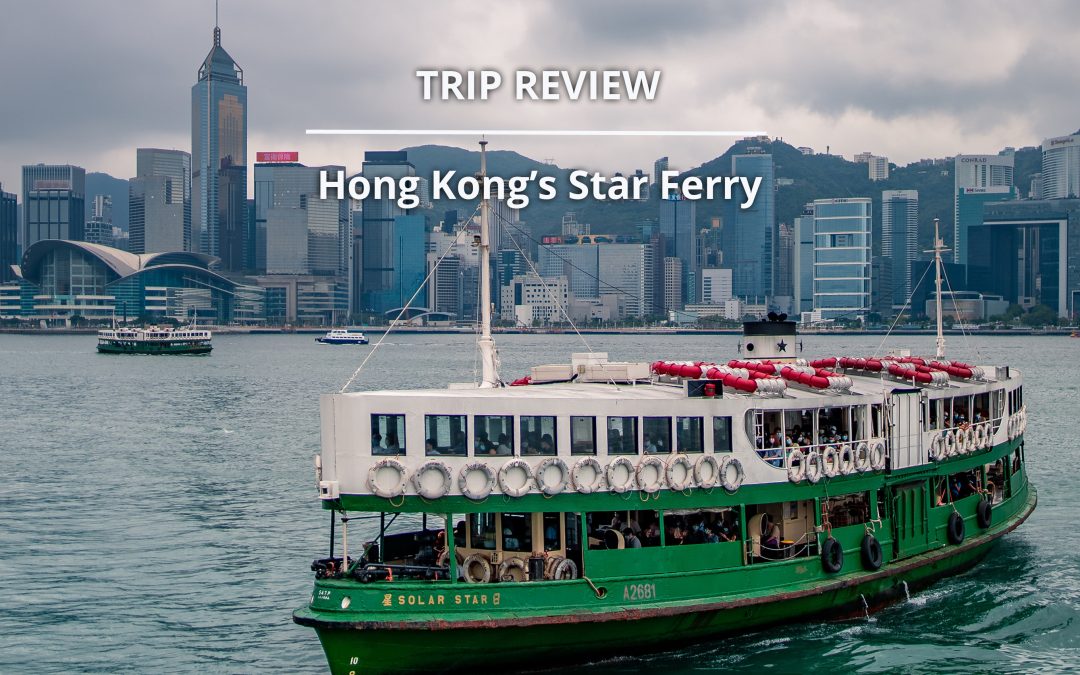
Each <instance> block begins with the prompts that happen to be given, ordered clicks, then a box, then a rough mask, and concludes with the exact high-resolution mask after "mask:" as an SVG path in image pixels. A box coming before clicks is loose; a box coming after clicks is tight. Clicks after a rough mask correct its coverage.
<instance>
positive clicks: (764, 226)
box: [723, 154, 776, 298]
mask: <svg viewBox="0 0 1080 675" xmlns="http://www.w3.org/2000/svg"><path fill="white" fill-rule="evenodd" d="M731 171H732V175H733V176H746V177H747V178H749V179H751V180H752V179H754V178H758V177H760V178H761V185H760V187H759V188H758V191H757V196H756V198H755V200H754V205H753V206H751V207H750V208H748V209H743V208H742V207H741V206H740V204H742V202H743V201H744V197H743V194H742V192H741V190H738V189H736V190H735V191H734V195H733V196H734V198H733V199H732V200H731V201H729V202H728V211H727V215H726V217H725V219H724V240H723V252H724V267H730V268H731V269H732V271H733V274H734V278H733V279H732V292H733V293H734V294H735V296H736V297H739V298H762V297H765V296H768V295H772V294H773V251H774V250H775V248H776V177H775V167H774V165H773V157H772V155H770V154H747V155H735V156H733V157H732V158H731Z"/></svg>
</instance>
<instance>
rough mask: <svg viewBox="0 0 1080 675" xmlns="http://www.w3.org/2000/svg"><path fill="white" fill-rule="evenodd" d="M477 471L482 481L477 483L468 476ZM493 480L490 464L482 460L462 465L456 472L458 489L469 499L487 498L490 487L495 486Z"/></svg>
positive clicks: (493, 473) (493, 475)
mask: <svg viewBox="0 0 1080 675" xmlns="http://www.w3.org/2000/svg"><path fill="white" fill-rule="evenodd" d="M477 473H478V474H480V476H481V480H482V481H483V482H482V483H480V484H479V485H477V484H476V482H475V481H474V480H473V479H471V478H470V476H472V475H473V474H477ZM495 480H496V479H495V472H494V471H493V470H492V468H491V467H490V466H488V465H487V464H484V463H483V462H471V463H469V464H466V465H465V466H463V467H462V468H461V471H460V472H459V473H458V481H457V484H458V490H461V494H463V495H465V496H466V497H468V498H469V499H473V500H476V501H479V500H481V499H487V497H488V495H490V494H491V490H492V488H494V487H495Z"/></svg>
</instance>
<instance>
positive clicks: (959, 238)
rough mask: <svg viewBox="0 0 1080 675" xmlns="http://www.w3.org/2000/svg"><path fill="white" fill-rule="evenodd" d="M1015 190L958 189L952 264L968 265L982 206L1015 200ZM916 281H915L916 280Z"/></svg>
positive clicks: (997, 187)
mask: <svg viewBox="0 0 1080 675" xmlns="http://www.w3.org/2000/svg"><path fill="white" fill-rule="evenodd" d="M1016 195H1017V193H1016V188H1014V187H1012V186H1007V185H996V186H992V187H967V188H958V189H957V191H956V195H955V201H956V213H955V222H956V225H955V228H954V233H953V249H954V251H953V262H956V263H960V264H961V265H967V264H968V248H969V241H970V238H971V234H970V233H971V230H972V228H976V227H979V226H980V225H982V223H983V206H984V205H985V204H989V203H991V202H1000V201H1006V200H1010V199H1016ZM916 281H917V279H916Z"/></svg>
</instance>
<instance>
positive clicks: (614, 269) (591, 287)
mask: <svg viewBox="0 0 1080 675" xmlns="http://www.w3.org/2000/svg"><path fill="white" fill-rule="evenodd" d="M584 241H586V242H588V243H576V244H545V245H544V246H541V247H540V250H539V260H538V261H537V269H538V271H539V272H540V274H541V275H542V276H543V277H545V278H547V277H558V276H565V277H566V278H567V281H568V286H569V292H570V294H571V295H573V296H574V297H575V298H577V299H579V300H591V299H598V298H600V296H601V295H604V294H618V295H620V296H622V300H621V303H622V305H621V306H622V307H623V311H624V312H625V314H626V316H633V317H642V316H647V315H649V314H653V313H655V311H656V308H655V307H654V306H653V302H652V298H653V284H654V274H655V272H654V267H655V264H656V263H655V262H654V255H655V254H654V250H653V247H652V246H651V245H649V244H631V243H598V242H595V240H591V239H590V240H584ZM661 264H662V263H661ZM680 292H681V285H680Z"/></svg>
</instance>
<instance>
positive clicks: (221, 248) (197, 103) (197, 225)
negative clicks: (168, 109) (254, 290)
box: [191, 26, 248, 271]
mask: <svg viewBox="0 0 1080 675" xmlns="http://www.w3.org/2000/svg"><path fill="white" fill-rule="evenodd" d="M247 112H248V106H247V87H246V86H244V71H243V70H242V69H241V68H240V66H238V65H237V64H236V62H235V61H233V59H232V57H231V56H229V54H228V52H226V51H225V49H224V48H223V47H222V46H221V30H220V29H219V28H217V27H216V26H215V27H214V44H213V47H212V48H211V49H210V53H209V54H207V55H206V59H205V60H204V61H203V63H202V65H201V66H200V67H199V73H198V81H197V82H196V83H195V85H194V86H193V87H192V88H191V183H192V204H191V208H192V231H191V239H192V249H194V250H198V251H200V252H202V253H206V254H208V255H213V256H220V257H221V258H222V265H223V267H224V268H225V269H227V270H230V271H240V270H241V268H242V267H243V236H244V231H245V230H246V227H245V222H244V221H245V219H246V216H247V208H246V202H247Z"/></svg>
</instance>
